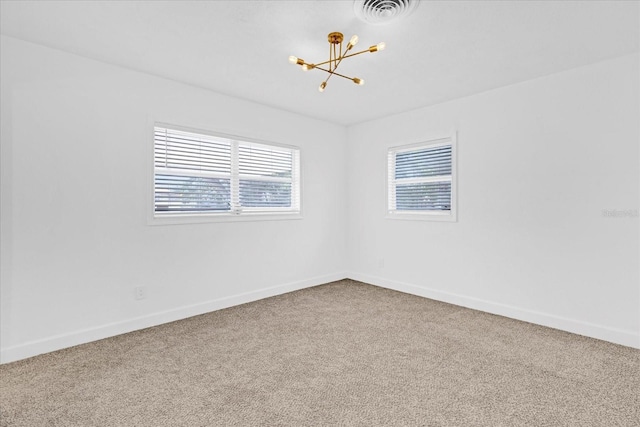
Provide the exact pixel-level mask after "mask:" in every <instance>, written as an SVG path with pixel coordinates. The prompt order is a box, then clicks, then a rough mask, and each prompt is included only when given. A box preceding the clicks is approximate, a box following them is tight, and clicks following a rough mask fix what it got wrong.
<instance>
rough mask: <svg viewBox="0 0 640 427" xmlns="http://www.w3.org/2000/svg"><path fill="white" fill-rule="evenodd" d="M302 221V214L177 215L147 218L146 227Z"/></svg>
mask: <svg viewBox="0 0 640 427" xmlns="http://www.w3.org/2000/svg"><path fill="white" fill-rule="evenodd" d="M295 219H302V213H300V212H291V213H282V212H279V213H271V212H269V213H258V212H255V213H243V214H240V215H235V214H229V213H221V214H211V213H207V214H178V215H160V216H152V217H151V218H149V221H148V225H179V224H203V223H210V222H213V223H215V222H246V221H287V220H295Z"/></svg>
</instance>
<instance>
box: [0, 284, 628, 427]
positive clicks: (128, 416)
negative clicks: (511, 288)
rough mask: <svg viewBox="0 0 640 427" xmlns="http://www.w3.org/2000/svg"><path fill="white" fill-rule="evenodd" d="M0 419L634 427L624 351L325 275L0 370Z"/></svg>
mask: <svg viewBox="0 0 640 427" xmlns="http://www.w3.org/2000/svg"><path fill="white" fill-rule="evenodd" d="M0 375H1V377H0V381H1V386H2V388H1V393H2V394H1V401H0V402H1V412H0V415H1V421H0V425H2V426H29V427H34V426H65V427H66V426H83V427H88V426H154V427H159V426H256V425H263V426H284V425H286V426H332V425H341V426H351V425H354V426H355V425H359V426H492V427H497V426H607V427H612V426H639V425H640V392H639V390H640V351H639V350H634V349H631V348H627V347H623V346H618V345H614V344H610V343H606V342H603V341H598V340H594V339H590V338H585V337H582V336H578V335H573V334H569V333H565V332H561V331H557V330H553V329H548V328H544V327H541V326H536V325H532V324H529V323H524V322H519V321H516V320H511V319H507V318H503V317H499V316H494V315H490V314H486V313H482V312H478V311H474V310H469V309H464V308H461V307H457V306H453V305H449V304H444V303H440V302H435V301H432V300H428V299H424V298H420V297H416V296H411V295H406V294H403V293H399V292H395V291H390V290H386V289H381V288H378V287H374V286H370V285H366V284H362V283H358V282H353V281H348V280H345V281H341V282H336V283H331V284H327V285H323V286H318V287H314V288H310V289H305V290H302V291H297V292H293V293H289V294H286V295H281V296H277V297H273V298H268V299H265V300H262V301H257V302H254V303H250V304H245V305H242V306H238V307H233V308H229V309H226V310H221V311H218V312H214V313H209V314H206V315H202V316H197V317H193V318H190V319H186V320H182V321H178V322H174V323H170V324H166V325H162V326H158V327H154V328H150V329H146V330H142V331H138V332H133V333H129V334H125V335H121V336H117V337H114V338H109V339H105V340H101V341H97V342H94V343H90V344H85V345H81V346H77V347H74V348H70V349H65V350H61V351H57V352H54V353H50V354H46V355H42V356H38V357H34V358H31V359H27V360H23V361H19V362H15V363H10V364H5V365H2V366H0Z"/></svg>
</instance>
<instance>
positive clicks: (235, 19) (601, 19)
mask: <svg viewBox="0 0 640 427" xmlns="http://www.w3.org/2000/svg"><path fill="white" fill-rule="evenodd" d="M0 5H1V10H0V15H1V21H0V28H1V31H2V33H3V34H5V35H9V36H12V37H16V38H20V39H23V40H27V41H31V42H35V43H40V44H43V45H46V46H50V47H53V48H57V49H61V50H65V51H69V52H73V53H76V54H79V55H83V56H86V57H89V58H94V59H98V60H101V61H105V62H109V63H113V64H117V65H121V66H123V67H127V68H131V69H134V70H139V71H144V72H147V73H151V74H155V75H158V76H163V77H167V78H170V79H174V80H178V81H182V82H186V83H189V84H192V85H196V86H200V87H203V88H208V89H212V90H214V91H216V92H220V93H224V94H228V95H232V96H235V97H240V98H244V99H248V100H251V101H255V102H258V103H261V104H266V105H270V106H274V107H278V108H282V109H285V110H289V111H294V112H298V113H301V114H304V115H307V116H311V117H315V118H318V119H322V120H327V121H330V122H334V123H338V124H343V125H349V124H354V123H358V122H362V121H366V120H371V119H375V118H380V117H383V116H387V115H390V114H394V113H399V112H403V111H407V110H411V109H414V108H417V107H421V106H426V105H432V104H436V103H439V102H443V101H446V100H450V99H454V98H459V97H463V96H467V95H471V94H474V93H478V92H482V91H486V90H489V89H492V88H496V87H500V86H505V85H509V84H512V83H517V82H521V81H525V80H528V79H532V78H536V77H540V76H544V75H547V74H550V73H554V72H558V71H561V70H566V69H569V68H573V67H577V66H581V65H585V64H589V63H593V62H597V61H600V60H603V59H606V58H611V57H616V56H620V55H624V54H628V53H632V52H637V51H638V45H639V39H640V33H639V28H640V25H639V21H640V9H639V5H640V3H639V2H637V1H620V2H618V1H602V2H600V1H556V2H553V1H511V2H507V1H422V2H421V4H420V5H419V7H418V8H417V10H416V11H415V13H414V14H413V15H411V16H409V17H407V18H405V19H403V20H401V21H398V22H393V23H390V24H386V25H370V24H365V23H362V22H360V21H358V20H357V18H356V17H355V15H354V12H353V1H351V0H346V1H267V0H256V1H6V0H2V1H1V3H0ZM332 31H341V32H343V33H344V34H345V37H347V38H349V37H350V36H351V35H352V34H358V36H359V37H360V44H359V45H358V46H357V48H361V49H362V48H366V47H368V46H370V45H373V44H376V43H378V42H380V41H385V42H386V44H387V49H386V50H384V51H383V52H379V53H375V54H369V53H365V54H363V55H360V56H357V57H355V58H351V59H348V60H345V61H344V62H343V63H342V64H341V65H340V69H339V70H338V71H342V72H343V73H345V74H347V75H350V76H356V77H360V78H363V79H364V80H365V81H366V84H365V85H364V86H357V85H355V84H353V83H352V82H349V81H347V80H344V79H339V78H332V79H331V80H330V82H329V85H328V87H327V90H326V91H325V92H324V93H319V92H318V90H317V87H318V85H319V84H320V82H321V81H322V80H323V79H324V77H325V74H324V73H323V72H321V71H318V70H315V71H308V72H303V71H301V70H300V69H298V68H297V67H295V66H293V65H291V64H289V62H288V57H289V55H296V56H299V57H302V58H304V59H305V60H307V61H309V62H321V61H324V60H326V59H328V58H327V57H328V46H329V45H328V43H327V41H326V40H327V37H326V36H327V34H328V33H329V32H332Z"/></svg>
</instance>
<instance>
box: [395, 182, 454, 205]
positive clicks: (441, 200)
mask: <svg viewBox="0 0 640 427" xmlns="http://www.w3.org/2000/svg"><path fill="white" fill-rule="evenodd" d="M396 209H397V210H408V211H411V210H441V211H446V210H450V209H451V182H427V183H420V184H397V185H396Z"/></svg>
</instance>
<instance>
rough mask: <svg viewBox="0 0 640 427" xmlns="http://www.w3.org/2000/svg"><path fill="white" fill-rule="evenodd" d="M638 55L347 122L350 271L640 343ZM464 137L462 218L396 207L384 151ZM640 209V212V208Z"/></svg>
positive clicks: (490, 309) (466, 303)
mask: <svg viewBox="0 0 640 427" xmlns="http://www.w3.org/2000/svg"><path fill="white" fill-rule="evenodd" d="M639 75H640V74H639V69H638V55H631V56H625V57H621V58H617V59H613V60H608V61H605V62H601V63H597V64H594V65H590V66H586V67H582V68H578V69H574V70H570V71H567V72H563V73H559V74H555V75H551V76H547V77H544V78H539V79H536V80H532V81H528V82H525V83H522V84H517V85H513V86H508V87H504V88H500V89H497V90H493V91H490V92H485V93H482V94H478V95H475V96H471V97H468V98H463V99H459V100H456V101H453V102H448V103H445V104H441V105H437V106H434V107H429V108H422V109H419V110H415V111H411V112H408V113H405V114H400V115H396V116H392V117H388V118H385V119H382V120H379V121H375V122H369V123H363V124H360V125H357V126H352V127H350V128H349V129H348V131H349V133H348V145H349V147H348V164H349V172H348V176H347V179H348V182H349V185H350V187H349V201H350V204H349V226H348V230H349V243H348V245H349V254H350V262H349V268H350V269H351V273H350V274H349V275H350V277H353V278H355V279H359V280H363V281H365V282H369V283H372V284H377V285H381V286H387V287H390V288H394V289H398V290H402V291H406V292H411V293H415V294H418V295H423V296H427V297H432V298H435V299H439V300H443V301H448V302H453V303H456V304H460V305H464V306H468V307H473V308H478V309H481V310H485V311H488V312H493V313H496V314H502V315H507V316H510V317H514V318H519V319H523V320H527V321H531V322H534V323H539V324H543V325H548V326H552V327H556V328H560V329H564V330H568V331H572V332H576V333H581V334H584V335H589V336H592V337H597V338H601V339H605V340H609V341H613V342H617V343H621V344H625V345H630V346H635V347H640V338H639V334H640V278H639V271H640V266H639V259H640V256H639V251H638V242H639V227H638V224H639V220H638V217H637V216H635V217H624V218H608V217H604V216H603V213H602V211H603V210H605V209H619V210H625V209H634V210H635V212H637V209H638V208H639V202H638V198H639V182H640V179H639V178H640V177H639V145H640V143H639V141H640V135H639V121H640V110H639V85H638V80H639V78H638V76H639ZM452 129H456V130H457V132H458V133H457V134H458V163H457V165H458V222H455V223H443V222H421V221H403V220H393V219H386V218H385V191H386V190H385V179H386V176H385V174H386V171H385V167H386V150H387V148H388V147H390V146H394V145H398V144H402V143H405V142H407V143H409V142H417V141H421V140H425V139H428V138H429V137H433V136H440V135H443V134H447V132H450V131H451V130H452ZM636 215H637V213H636Z"/></svg>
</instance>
